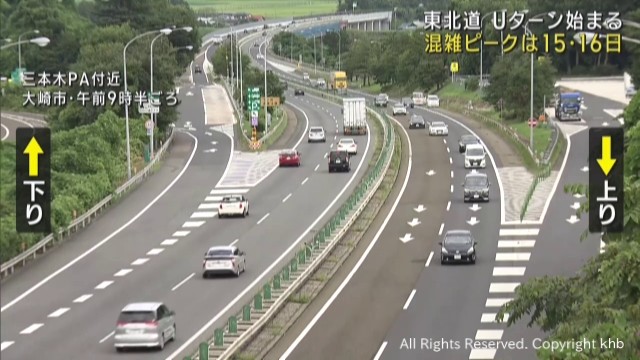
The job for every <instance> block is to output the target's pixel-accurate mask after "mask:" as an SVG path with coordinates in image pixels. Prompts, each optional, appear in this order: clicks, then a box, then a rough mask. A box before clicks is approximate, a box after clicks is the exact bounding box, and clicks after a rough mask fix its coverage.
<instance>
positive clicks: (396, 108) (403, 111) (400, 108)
mask: <svg viewBox="0 0 640 360" xmlns="http://www.w3.org/2000/svg"><path fill="white" fill-rule="evenodd" d="M392 111H393V115H407V107H406V106H404V104H402V103H396V104H394V105H393V109H392Z"/></svg>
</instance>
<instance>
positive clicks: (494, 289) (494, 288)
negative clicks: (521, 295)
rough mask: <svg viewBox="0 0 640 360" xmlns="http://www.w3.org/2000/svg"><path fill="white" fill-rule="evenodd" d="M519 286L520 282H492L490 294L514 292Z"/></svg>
mask: <svg viewBox="0 0 640 360" xmlns="http://www.w3.org/2000/svg"><path fill="white" fill-rule="evenodd" d="M518 286H520V283H518V282H509V283H491V285H489V294H500V293H513V292H515V291H516V288H517V287H518Z"/></svg>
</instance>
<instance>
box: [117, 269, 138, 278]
mask: <svg viewBox="0 0 640 360" xmlns="http://www.w3.org/2000/svg"><path fill="white" fill-rule="evenodd" d="M132 271H133V270H131V269H121V270H119V271H118V272H117V273H115V274H113V276H115V277H123V276H126V275H127V274H128V273H130V272H132Z"/></svg>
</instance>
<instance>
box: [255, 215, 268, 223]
mask: <svg viewBox="0 0 640 360" xmlns="http://www.w3.org/2000/svg"><path fill="white" fill-rule="evenodd" d="M269 215H270V214H269V213H267V214H266V215H265V216H263V217H261V218H260V220H258V222H257V225H260V224H261V223H262V222H263V221H265V219H266V218H268V217H269Z"/></svg>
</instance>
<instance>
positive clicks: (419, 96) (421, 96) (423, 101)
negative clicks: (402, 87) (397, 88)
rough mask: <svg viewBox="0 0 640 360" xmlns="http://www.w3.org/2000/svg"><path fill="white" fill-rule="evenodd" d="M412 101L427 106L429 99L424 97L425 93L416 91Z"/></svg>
mask: <svg viewBox="0 0 640 360" xmlns="http://www.w3.org/2000/svg"><path fill="white" fill-rule="evenodd" d="M411 101H413V103H414V104H416V105H426V104H427V97H426V96H424V93H423V92H420V91H416V92H414V93H413V95H411Z"/></svg>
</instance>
